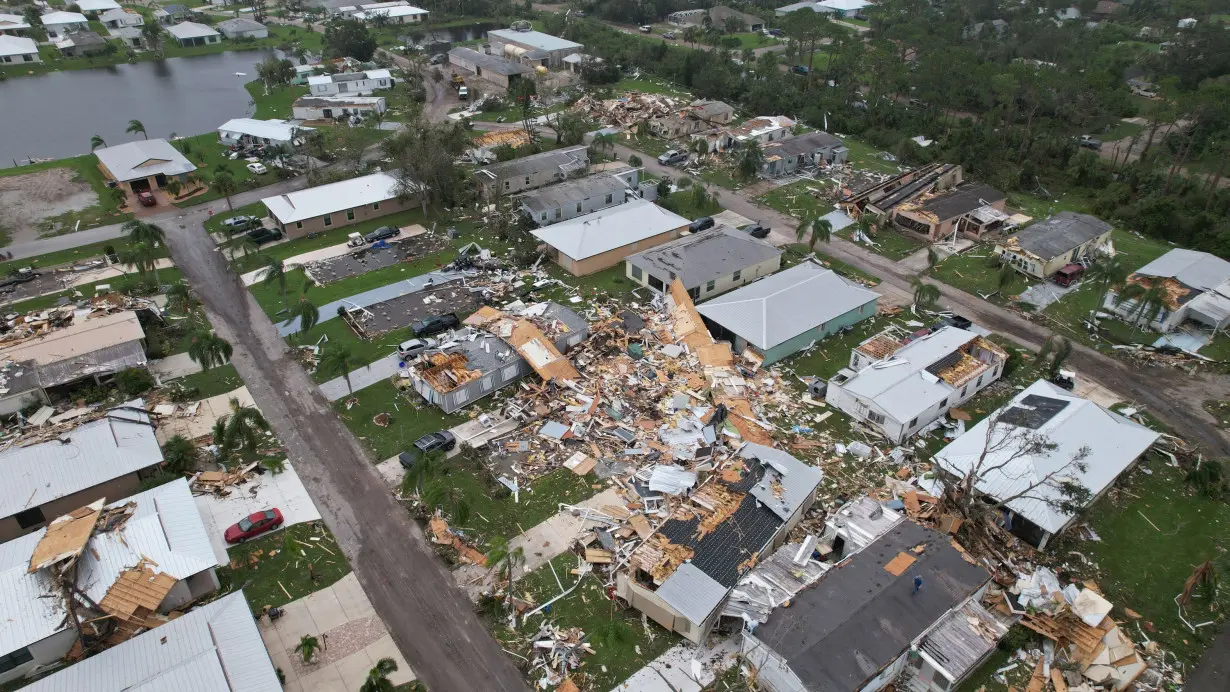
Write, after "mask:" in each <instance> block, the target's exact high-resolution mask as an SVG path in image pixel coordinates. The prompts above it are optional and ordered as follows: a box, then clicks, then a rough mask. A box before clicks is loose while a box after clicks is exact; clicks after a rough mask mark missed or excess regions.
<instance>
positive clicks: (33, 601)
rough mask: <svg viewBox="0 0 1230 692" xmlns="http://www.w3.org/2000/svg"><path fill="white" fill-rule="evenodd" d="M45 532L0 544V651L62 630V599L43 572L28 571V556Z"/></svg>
mask: <svg viewBox="0 0 1230 692" xmlns="http://www.w3.org/2000/svg"><path fill="white" fill-rule="evenodd" d="M43 533H45V531H37V532H35V533H31V534H27V535H25V536H22V537H20V538H15V539H13V540H11V541H9V542H8V543H5V544H3V545H0V622H2V623H4V624H3V626H0V654H7V653H9V652H11V651H16V650H17V649H20V648H22V647H23V646H27V645H29V644H32V643H33V642H37V641H39V640H41V639H45V638H47V637H50V636H51V635H53V634H55V633H56V632H58V631H60V630H61V629H62V624H63V622H64V613H65V611H64V606H63V601H62V600H61V599H59V598H47V597H46V596H47V594H50V593H53V591H54V589H53V587H52V584H51V580H50V579H49V578H47V577H46V576H45V573H44V572H40V573H37V574H28V573H27V571H26V570H27V569H28V568H29V560H30V555H31V554H33V553H34V546H36V545H38V542H39V541H40V540H42V538H43Z"/></svg>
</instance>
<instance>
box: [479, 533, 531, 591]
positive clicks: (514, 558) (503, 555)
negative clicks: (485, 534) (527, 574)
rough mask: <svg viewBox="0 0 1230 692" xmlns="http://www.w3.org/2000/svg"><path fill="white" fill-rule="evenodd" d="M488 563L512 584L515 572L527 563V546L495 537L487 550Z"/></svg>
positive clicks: (500, 576) (501, 577)
mask: <svg viewBox="0 0 1230 692" xmlns="http://www.w3.org/2000/svg"><path fill="white" fill-rule="evenodd" d="M487 564H488V565H490V566H491V568H492V569H493V570H494V571H495V573H496V575H498V576H499V578H500V579H503V580H505V581H507V582H509V583H510V584H511V583H512V580H513V573H515V572H516V571H517V569H519V568H520V567H521V566H523V565H524V564H525V548H524V547H523V546H517V547H515V548H514V547H512V546H510V545H509V544H508V539H506V538H496V539H493V540H492V541H491V548H490V549H489V550H488V551H487Z"/></svg>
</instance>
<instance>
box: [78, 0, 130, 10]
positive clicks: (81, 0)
mask: <svg viewBox="0 0 1230 692" xmlns="http://www.w3.org/2000/svg"><path fill="white" fill-rule="evenodd" d="M72 4H74V5H76V6H77V7H80V8H81V11H82V12H102V11H104V10H118V9H120V4H119V3H118V2H116V1H115V0H74V1H73V3H72Z"/></svg>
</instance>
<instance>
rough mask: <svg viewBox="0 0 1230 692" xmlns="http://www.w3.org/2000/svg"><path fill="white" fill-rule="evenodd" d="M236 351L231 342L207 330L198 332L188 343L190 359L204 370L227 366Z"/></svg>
mask: <svg viewBox="0 0 1230 692" xmlns="http://www.w3.org/2000/svg"><path fill="white" fill-rule="evenodd" d="M234 350H235V349H234V347H233V346H231V342H229V341H227V340H226V339H223V338H222V337H220V336H218V334H217V333H216V332H214V331H212V330H210V329H207V328H202V329H200V330H198V331H197V332H196V333H195V334H193V335H192V340H191V341H190V342H189V343H188V357H189V358H191V359H192V360H194V361H196V362H197V363H198V364H199V365H200V366H201V368H202V369H204V370H209V369H211V368H214V367H217V366H219V365H223V364H225V363H226V362H227V361H229V360H230V359H231V353H233V352H234Z"/></svg>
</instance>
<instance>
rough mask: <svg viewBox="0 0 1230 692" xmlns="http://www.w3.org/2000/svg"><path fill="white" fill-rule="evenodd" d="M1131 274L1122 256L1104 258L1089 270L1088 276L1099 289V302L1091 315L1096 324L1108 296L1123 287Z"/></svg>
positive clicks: (1095, 304)
mask: <svg viewBox="0 0 1230 692" xmlns="http://www.w3.org/2000/svg"><path fill="white" fill-rule="evenodd" d="M1131 273H1132V270H1131V268H1130V267H1128V264H1127V262H1125V261H1124V260H1123V257H1122V256H1115V257H1104V258H1102V259H1101V260H1099V261H1098V262H1097V263H1096V264H1094V265H1093V266H1092V267H1090V268H1089V271H1088V272H1087V273H1086V276H1087V277H1088V278H1089V280H1090V281H1092V282H1093V284H1094V285H1095V286H1097V287H1098V300H1097V302H1096V303H1094V305H1093V311H1092V313H1091V314H1092V316H1093V320H1094V321H1095V322H1096V321H1097V315H1098V311H1099V310H1101V309H1102V305H1103V304H1104V303H1106V294H1108V293H1110V292H1111V291H1112V290H1115V289H1118V288H1120V287H1121V286H1123V284H1124V283H1126V282H1127V278H1128V276H1130V275H1131Z"/></svg>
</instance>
